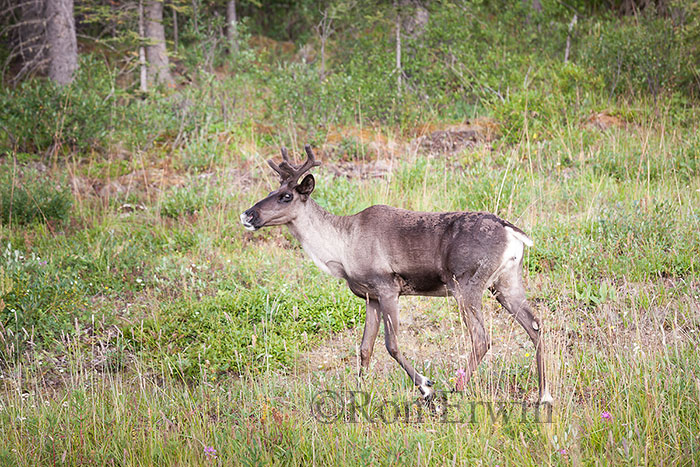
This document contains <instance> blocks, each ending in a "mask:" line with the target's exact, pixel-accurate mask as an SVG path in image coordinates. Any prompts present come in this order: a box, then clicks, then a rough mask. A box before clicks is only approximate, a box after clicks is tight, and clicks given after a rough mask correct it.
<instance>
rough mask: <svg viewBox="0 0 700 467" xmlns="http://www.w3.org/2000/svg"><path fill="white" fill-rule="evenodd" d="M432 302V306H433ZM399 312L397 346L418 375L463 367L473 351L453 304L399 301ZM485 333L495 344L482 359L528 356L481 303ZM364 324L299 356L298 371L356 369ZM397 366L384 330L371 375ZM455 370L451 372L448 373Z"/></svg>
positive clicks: (518, 332) (501, 318) (516, 332)
mask: <svg viewBox="0 0 700 467" xmlns="http://www.w3.org/2000/svg"><path fill="white" fill-rule="evenodd" d="M431 302H432V303H431ZM400 307H401V309H400V312H399V321H400V325H399V335H398V339H399V348H400V349H401V352H402V353H403V354H404V355H405V356H406V358H408V360H409V361H411V362H413V365H414V366H415V367H416V369H418V371H426V372H428V373H430V370H429V369H430V368H431V367H438V368H447V369H451V370H450V371H451V372H452V373H454V372H456V371H457V370H458V369H459V368H465V367H466V364H467V359H468V356H469V351H470V349H471V344H470V339H469V334H468V331H467V329H466V328H465V327H464V326H463V324H462V322H461V320H460V318H459V314H458V312H457V308H456V305H455V304H454V302H453V301H452V300H450V301H449V305H448V304H447V303H446V301H445V300H444V299H429V298H423V297H403V298H402V299H401V305H400ZM483 310H484V312H485V316H486V327H487V331H488V332H490V333H491V335H492V342H493V346H492V348H491V350H490V351H489V353H488V354H487V355H486V357H485V359H484V361H485V362H488V361H489V360H491V359H494V358H509V357H512V356H514V355H519V354H522V355H523V356H524V355H525V353H527V352H532V344H531V343H530V341H529V339H528V337H527V335H526V334H525V333H524V332H523V331H522V328H520V326H519V325H517V324H516V323H514V321H513V319H512V318H511V317H510V316H509V315H508V314H507V313H506V312H505V311H503V310H502V309H501V308H500V307H499V306H498V304H497V303H495V301H493V300H490V299H487V300H485V301H484V307H483ZM363 326H364V324H362V323H361V324H360V325H358V326H357V327H355V328H353V329H348V330H346V331H343V332H341V333H338V334H336V335H333V336H332V337H330V338H329V339H328V341H326V342H325V343H323V344H322V345H320V346H318V347H316V348H313V349H311V350H309V351H307V352H305V353H303V354H301V355H300V356H299V363H298V364H299V368H301V369H303V370H305V371H308V372H315V371H326V372H330V373H342V372H344V371H346V369H348V368H351V369H352V371H353V372H355V371H357V370H359V352H360V350H359V346H360V342H361V340H362V331H363ZM397 367H398V364H397V363H396V361H394V359H393V358H391V356H390V355H389V353H388V352H387V351H386V349H385V347H384V331H383V329H380V332H379V336H378V337H377V341H376V344H375V347H374V353H373V355H372V361H371V369H372V371H373V372H376V373H381V374H388V373H390V372H392V371H394V370H395V369H396V368H397ZM452 370H454V371H452Z"/></svg>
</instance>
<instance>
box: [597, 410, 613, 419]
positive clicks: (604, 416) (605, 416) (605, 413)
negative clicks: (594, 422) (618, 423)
mask: <svg viewBox="0 0 700 467" xmlns="http://www.w3.org/2000/svg"><path fill="white" fill-rule="evenodd" d="M600 418H602V419H603V420H612V414H611V413H610V412H608V411H607V410H604V411H603V413H601V414H600Z"/></svg>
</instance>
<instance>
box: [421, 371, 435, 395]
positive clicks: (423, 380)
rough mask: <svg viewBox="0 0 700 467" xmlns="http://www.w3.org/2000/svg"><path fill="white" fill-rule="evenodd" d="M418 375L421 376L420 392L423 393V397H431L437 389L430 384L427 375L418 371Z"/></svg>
mask: <svg viewBox="0 0 700 467" xmlns="http://www.w3.org/2000/svg"><path fill="white" fill-rule="evenodd" d="M418 376H419V377H420V381H421V383H420V384H419V385H418V387H419V388H420V392H421V394H422V395H423V399H430V398H431V397H432V395H433V393H434V392H435V389H434V388H433V387H432V386H428V384H427V383H428V378H426V377H425V376H423V375H421V374H420V373H418Z"/></svg>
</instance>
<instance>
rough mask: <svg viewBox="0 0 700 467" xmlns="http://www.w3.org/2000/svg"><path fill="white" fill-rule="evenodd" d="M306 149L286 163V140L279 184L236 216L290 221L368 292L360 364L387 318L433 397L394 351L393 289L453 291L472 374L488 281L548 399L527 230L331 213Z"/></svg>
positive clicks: (326, 266)
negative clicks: (526, 344)
mask: <svg viewBox="0 0 700 467" xmlns="http://www.w3.org/2000/svg"><path fill="white" fill-rule="evenodd" d="M305 151H306V154H307V159H306V161H305V162H303V163H302V164H300V165H295V164H292V162H291V161H290V160H289V156H288V153H287V150H286V149H285V148H282V149H281V152H282V161H281V162H280V163H279V164H277V163H275V162H274V161H272V160H269V161H268V164H269V165H270V167H271V168H272V169H273V170H274V171H275V172H276V173H277V174H278V175H279V177H280V187H279V188H278V189H277V190H275V191H273V192H271V193H270V194H269V195H268V196H267V197H265V198H264V199H262V200H260V201H258V202H257V203H255V205H254V206H253V207H251V208H250V209H248V210H246V211H245V212H243V213H242V214H241V216H240V218H241V222H242V224H243V226H244V227H245V228H246V229H248V230H258V229H260V228H262V227H267V226H274V225H286V226H287V227H288V228H289V230H290V232H291V234H292V235H293V236H294V237H295V238H296V239H297V240H298V241H299V243H300V244H301V246H302V248H303V249H304V251H305V252H306V253H307V254H308V255H309V256H310V257H311V259H312V260H313V261H314V263H316V265H317V266H318V267H319V268H320V269H322V270H323V271H324V272H326V273H328V274H331V275H333V276H335V277H337V278H341V279H344V280H345V281H346V282H347V285H348V287H349V288H350V290H351V291H352V292H353V293H354V294H355V295H357V296H358V297H360V298H362V299H363V300H365V302H366V318H365V327H364V332H363V335H362V343H361V346H360V373H361V374H362V372H363V370H367V369H368V366H369V362H370V358H371V356H372V351H373V349H374V343H375V340H376V337H377V333H378V331H379V326H380V323H383V324H384V341H385V342H384V343H385V345H386V349H387V351H388V352H389V354H390V355H391V356H392V357H393V358H394V359H395V360H396V361H397V362H398V363H399V365H401V367H402V368H403V369H404V370H405V371H406V373H407V374H408V376H409V377H410V378H411V380H412V381H413V383H414V384H415V385H416V386H417V387H418V389H419V390H420V392H421V394H422V396H423V398H424V399H425V400H427V401H430V400H431V399H432V398H433V396H434V394H435V389H434V387H433V382H432V381H430V380H429V379H428V378H427V377H426V376H424V375H422V374H420V373H419V372H418V371H416V370H415V369H414V367H413V366H412V365H411V363H410V362H409V361H408V360H407V359H406V357H405V356H404V355H403V354H402V353H401V351H400V350H399V345H398V339H397V331H398V327H399V314H398V311H399V307H398V304H399V297H400V296H401V295H423V296H434V297H444V296H451V297H454V298H455V299H456V301H457V304H458V308H459V311H460V314H461V318H462V320H463V322H464V324H465V326H466V328H467V329H468V331H469V334H470V337H471V344H472V347H471V352H470V354H469V357H468V360H467V368H466V369H465V372H466V380H465V381H468V380H469V378H470V377H471V375H472V374H473V372H474V371H475V370H476V368H477V367H478V365H479V363H480V362H481V360H482V359H483V358H484V355H486V353H487V352H488V350H489V347H490V346H491V342H490V339H489V335H488V334H487V332H486V329H485V328H484V317H483V314H482V312H481V300H482V296H483V294H484V291H486V290H487V289H488V290H489V291H491V292H492V293H493V295H494V296H495V297H496V300H498V302H499V303H500V304H501V305H502V306H503V308H505V309H506V310H507V311H508V312H509V313H510V314H511V315H512V316H513V317H514V318H515V320H516V321H517V322H518V323H520V325H521V326H522V327H523V328H524V329H525V332H526V333H527V335H528V336H529V337H530V339H531V340H532V342H533V344H534V346H535V355H536V357H535V358H536V362H537V372H538V379H539V381H538V382H539V401H540V403H551V402H552V400H553V399H552V396H551V394H550V392H549V390H548V388H547V382H546V379H545V365H544V348H543V342H542V336H541V332H542V325H541V321H540V319H539V317H537V316H536V315H535V314H534V313H533V311H532V308H531V306H530V305H529V304H528V302H527V300H526V298H525V288H524V286H523V279H522V265H523V251H524V248H525V246H526V245H527V246H532V244H533V242H532V240H531V239H530V238H529V237H528V236H527V234H525V232H523V231H522V230H520V229H519V228H518V227H516V226H515V225H513V224H511V223H510V222H507V221H505V220H503V219H501V218H499V217H497V216H496V215H494V214H491V213H488V212H414V211H407V210H404V209H398V208H394V207H390V206H384V205H376V206H371V207H368V208H367V209H365V210H363V211H361V212H359V213H357V214H354V215H349V216H336V215H334V214H331V213H329V212H328V211H326V210H324V209H323V208H322V207H321V206H319V205H318V204H317V203H316V202H315V201H314V200H313V199H312V198H311V193H312V192H313V191H314V187H315V183H316V182H315V180H314V176H313V175H312V174H306V172H308V171H309V170H311V169H312V168H314V167H316V166H319V165H320V162H317V161H316V159H315V157H314V154H313V151H312V149H311V147H310V146H309V145H306V147H305ZM304 174H306V176H304V178H303V179H301V177H302V175H304ZM300 179H301V181H299V180H300Z"/></svg>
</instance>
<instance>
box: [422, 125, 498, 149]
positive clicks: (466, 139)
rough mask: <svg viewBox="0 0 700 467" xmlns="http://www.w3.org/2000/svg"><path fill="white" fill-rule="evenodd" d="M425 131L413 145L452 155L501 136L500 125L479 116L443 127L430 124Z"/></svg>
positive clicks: (490, 141) (488, 142)
mask: <svg viewBox="0 0 700 467" xmlns="http://www.w3.org/2000/svg"><path fill="white" fill-rule="evenodd" d="M423 131H425V132H427V134H424V135H423V136H419V137H418V138H416V139H414V140H413V141H412V142H411V146H412V147H414V148H416V150H417V151H419V152H423V153H426V154H428V155H451V154H456V153H458V152H460V151H463V150H464V149H468V148H472V147H474V146H476V145H477V144H488V145H490V143H492V142H493V141H494V140H495V139H497V138H498V136H499V125H498V124H497V123H496V122H495V121H493V120H491V119H488V118H478V119H474V120H467V121H466V122H465V123H464V124H461V125H449V126H446V127H443V128H435V127H434V126H432V127H430V126H428V127H424V128H423Z"/></svg>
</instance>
